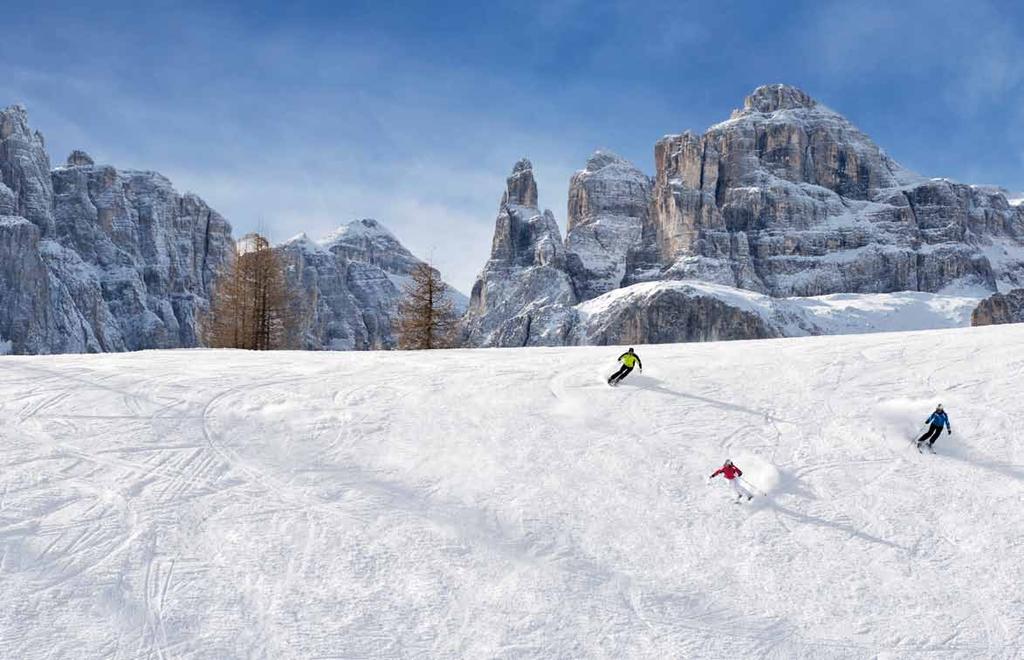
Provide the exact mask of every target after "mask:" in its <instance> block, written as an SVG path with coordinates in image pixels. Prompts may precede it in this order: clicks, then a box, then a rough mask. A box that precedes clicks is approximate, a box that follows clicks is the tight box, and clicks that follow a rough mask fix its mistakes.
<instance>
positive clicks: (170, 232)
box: [0, 106, 233, 353]
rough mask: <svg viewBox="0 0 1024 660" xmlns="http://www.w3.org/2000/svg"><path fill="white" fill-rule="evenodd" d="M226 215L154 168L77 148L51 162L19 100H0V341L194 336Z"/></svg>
mask: <svg viewBox="0 0 1024 660" xmlns="http://www.w3.org/2000/svg"><path fill="white" fill-rule="evenodd" d="M232 255H233V248H232V243H231V227H230V225H228V223H227V221H225V220H224V218H222V217H221V216H220V215H219V214H217V212H216V211H213V210H212V209H211V208H210V207H209V206H207V205H206V204H205V203H204V202H203V200H201V199H200V198H198V197H196V196H195V195H192V194H185V195H181V194H179V193H178V192H177V191H175V190H174V188H173V187H172V185H171V183H170V181H168V180H167V179H166V178H164V177H163V176H161V175H159V174H157V173H156V172H138V171H127V170H117V169H114V168H113V167H108V166H99V165H95V164H94V163H93V162H92V159H91V158H89V157H88V156H87V155H86V154H84V153H82V152H77V151H76V152H74V153H73V154H71V157H70V158H69V159H68V162H67V164H66V165H65V166H64V167H59V168H57V169H54V170H52V171H51V170H50V161H49V157H48V156H47V154H46V150H45V148H44V142H43V137H42V135H41V134H40V133H38V132H34V131H32V130H31V129H30V128H29V125H28V116H27V113H26V111H25V109H24V108H22V107H20V106H12V107H9V108H7V109H5V110H0V344H6V343H7V342H9V343H10V348H11V350H12V351H14V352H17V353H61V352H98V351H125V350H137V349H141V348H174V347H179V346H195V345H196V343H197V339H196V322H197V315H198V314H199V313H200V312H201V311H202V310H203V309H204V308H206V306H207V304H208V298H209V293H210V287H211V286H212V282H213V279H214V277H215V275H216V273H217V272H218V270H219V269H220V268H221V267H222V266H223V265H224V264H225V263H227V262H228V260H229V259H231V258H232Z"/></svg>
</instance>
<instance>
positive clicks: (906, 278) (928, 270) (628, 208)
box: [468, 85, 1024, 346]
mask: <svg viewBox="0 0 1024 660" xmlns="http://www.w3.org/2000/svg"><path fill="white" fill-rule="evenodd" d="M517 167H518V166H517ZM655 170H656V173H655V177H654V179H653V181H651V180H649V179H648V178H647V177H646V176H645V175H643V173H642V172H640V171H639V170H638V169H637V168H636V167H634V166H632V165H631V164H629V163H628V162H626V161H624V160H623V159H622V158H619V157H618V156H615V155H614V154H610V153H608V152H597V153H595V154H594V156H593V157H592V158H591V159H590V161H588V163H587V166H586V168H585V169H584V170H581V171H580V172H579V173H577V174H576V175H575V176H574V177H573V179H572V181H571V183H570V191H569V209H568V212H569V220H568V227H569V230H568V235H567V238H566V241H565V245H564V250H556V251H554V252H557V253H558V254H559V259H557V260H555V261H552V262H550V263H547V264H544V265H545V267H546V270H545V271H544V272H543V277H538V272H539V269H538V268H537V266H538V263H536V260H534V261H533V262H531V261H524V260H520V261H518V262H516V263H515V264H514V265H511V266H510V265H508V264H506V261H505V260H504V259H503V255H502V253H501V251H500V250H498V249H497V248H498V247H499V246H500V245H504V244H505V243H507V239H505V236H506V235H507V234H508V227H507V224H508V223H507V222H504V221H503V219H502V217H501V216H499V221H498V224H497V227H496V231H495V249H492V255H491V260H490V261H488V263H487V265H486V266H485V267H484V270H483V272H482V274H481V277H480V282H478V286H480V287H481V293H482V294H486V296H484V295H481V297H480V300H481V301H484V300H486V302H485V304H481V305H478V306H477V307H476V308H475V309H476V313H475V314H474V307H473V306H471V316H470V317H469V319H468V320H469V324H470V327H472V328H473V332H471V333H470V334H469V337H470V340H471V342H473V343H474V345H489V346H494V345H498V346H509V345H558V344H566V343H574V342H577V341H581V338H588V339H584V340H583V341H603V339H602V338H603V337H610V336H612V335H609V334H608V333H607V332H605V329H604V328H591V327H588V325H587V324H588V323H589V321H588V319H589V318H590V315H589V314H587V313H586V309H584V308H580V307H577V305H578V304H579V303H584V302H586V301H588V300H591V299H594V298H598V297H601V296H606V295H609V293H616V290H618V289H620V288H622V287H630V286H633V285H636V284H638V283H644V282H666V281H669V282H671V281H675V280H687V281H692V280H696V281H702V282H705V283H709V284H718V285H722V286H724V287H731V288H733V289H739V290H742V291H737V292H727V291H726V290H725V289H722V288H712V289H708V288H705V289H703V290H702V292H701V295H700V296H699V298H700V300H703V301H704V302H702V303H700V304H698V305H696V306H695V304H694V303H695V301H696V298H694V297H693V296H689V295H682V294H681V289H679V288H678V287H673V286H667V287H661V288H657V287H655V288H651V287H642V288H640V289H638V290H637V291H639V292H642V295H632V294H626V295H614V296H612V298H611V301H609V304H612V303H614V304H615V305H617V306H619V307H622V306H624V305H627V306H633V307H636V309H632V310H623V311H624V312H626V313H625V315H624V316H623V318H624V319H626V318H629V317H632V318H631V320H629V322H630V323H633V328H632V329H631V330H630V331H629V333H628V334H629V335H630V336H634V337H635V339H632V340H631V341H656V340H657V341H681V340H687V341H692V340H701V339H712V338H715V337H720V336H722V335H721V334H720V331H721V329H722V328H723V327H724V326H726V325H728V326H730V327H731V330H730V331H729V332H728V333H726V334H729V335H733V334H736V333H738V336H744V335H743V328H748V329H749V331H750V334H747V335H745V336H747V337H757V336H763V335H764V334H765V333H769V335H770V332H769V330H768V329H767V326H768V325H772V322H771V319H770V318H764V319H762V323H754V322H752V321H750V322H748V321H749V320H748V321H744V322H743V323H739V321H738V320H739V319H740V317H741V316H742V313H743V312H744V310H743V309H740V308H733V307H731V305H732V303H733V302H735V301H736V300H739V299H746V297H745V294H744V293H743V291H751V292H755V293H760V294H764V295H767V296H771V297H773V298H794V297H819V296H823V295H831V294H839V293H844V294H870V295H872V296H875V295H878V294H890V293H896V292H920V293H924V294H935V295H937V296H939V297H938V298H937V299H936V302H935V304H934V305H933V306H934V307H942V306H943V305H945V304H946V303H945V302H943V300H944V297H945V296H951V297H952V298H955V299H958V300H959V299H961V298H964V297H968V298H972V299H973V301H974V302H975V303H977V302H978V301H980V300H981V299H982V298H984V297H985V296H987V295H989V294H991V293H993V292H995V291H997V290H998V291H1008V290H1010V289H1011V288H1013V287H1020V286H1021V285H1024V206H1021V205H1020V204H1019V200H1018V199H1016V198H1015V197H1014V196H1012V195H1010V196H1009V197H1008V195H1007V193H1006V191H1003V190H1000V189H997V188H993V187H991V186H971V185H965V184H960V183H955V182H952V181H949V180H947V179H927V178H924V177H921V176H918V175H916V174H913V173H911V172H908V171H907V170H906V169H904V168H903V167H901V166H900V165H899V164H897V163H896V162H895V161H893V160H892V159H891V158H889V157H888V156H887V155H886V154H885V153H884V152H883V151H882V150H881V149H880V148H879V147H878V146H876V145H875V144H874V143H873V142H872V141H871V139H870V138H869V137H868V136H866V135H865V134H864V133H862V132H861V131H860V130H858V129H857V128H856V127H855V126H853V125H852V124H851V123H850V122H849V121H848V120H846V119H845V118H844V117H842V116H841V115H839V114H838V113H836V112H834V111H832V110H830V109H828V108H826V107H824V106H822V105H821V104H819V103H817V102H816V101H815V100H814V99H812V98H811V97H810V96H808V95H807V94H806V93H804V92H802V91H800V90H798V89H796V88H793V87H789V86H786V85H767V86H764V87H759V88H758V89H756V90H754V92H753V93H752V94H751V95H750V96H748V97H747V98H746V100H745V102H744V106H743V108H742V109H739V110H736V111H734V112H733V114H732V117H731V118H730V119H729V120H727V121H725V122H722V123H720V124H716V125H714V126H712V127H711V128H709V129H708V130H707V132H705V133H704V134H703V135H695V134H693V133H683V134H680V135H669V136H666V137H664V138H662V139H661V140H659V141H658V143H657V144H656V145H655ZM531 178H532V175H531ZM532 190H533V191H534V196H536V186H533V188H532ZM508 194H509V193H508V192H506V195H508ZM535 212H536V213H539V211H537V209H536V208H532V209H531V211H530V213H535ZM550 224H551V225H552V226H555V224H554V222H553V220H552V221H551V222H550ZM527 235H528V234H526V233H523V234H520V236H522V237H526V236H527ZM546 235H547V236H550V237H554V238H557V226H555V229H554V230H553V231H547V232H546ZM499 238H500V239H501V240H500V241H499ZM551 240H553V239H551ZM552 269H553V270H554V271H556V272H552ZM566 280H568V284H566ZM570 291H571V295H570V293H569V292H570ZM655 291H657V292H658V295H657V296H654V295H651V294H652V293H653V292H655ZM719 294H721V295H719ZM710 297H717V299H718V301H719V302H718V303H716V304H711V303H710V300H709V298H710ZM919 298H920V296H907V295H904V294H902V293H901V294H899V295H897V296H895V297H893V298H892V299H890V300H889V301H888V302H887V303H886V305H895V306H899V305H900V301H903V302H906V303H907V304H908V305H909V307H910V308H911V309H910V311H909V312H908V313H906V314H902V315H901V319H902V321H901V323H902V322H905V321H907V320H908V319H910V318H912V317H913V318H917V319H918V321H921V322H923V321H927V320H928V319H930V318H933V317H930V316H929V315H923V316H922V315H915V314H914V313H913V309H914V308H916V307H917V305H918V301H919ZM670 301H674V302H670ZM652 304H656V305H657V309H653V308H645V307H644V306H649V305H652ZM676 304H679V305H686V306H688V307H689V309H680V308H674V307H673V306H674V305H676ZM873 304H874V303H872V302H870V300H869V301H868V302H867V303H866V305H867V306H868V307H871V306H872V305H873ZM956 304H957V305H958V306H959V305H960V303H956ZM599 306H605V305H604V304H603V303H602V304H599ZM804 307H807V306H806V305H805V306H804ZM727 308H728V309H727ZM483 309H486V314H484V313H482V312H481V311H480V310H483ZM749 311H750V310H746V312H749ZM722 315H724V317H723V316H722ZM483 317H486V319H487V322H486V323H483V324H481V323H480V319H481V318H483ZM725 317H731V318H725ZM943 318H947V317H946V316H943ZM949 318H955V319H956V322H957V323H961V322H964V321H963V318H964V317H963V315H961V314H956V315H953V316H952V317H949ZM968 318H969V317H968ZM812 320H813V319H812ZM680 324H683V325H680ZM856 324H857V322H856V321H853V322H852V323H851V324H844V323H840V324H839V325H840V326H852V325H856ZM786 327H789V326H786ZM796 327H801V328H803V327H807V326H806V324H804V323H801V324H798V326H796ZM827 327H831V325H830V324H826V328H822V327H821V326H819V329H823V330H826V331H827ZM921 327H927V326H918V328H919V329H920V328H921ZM704 329H707V330H706V331H705V330H704ZM609 341H611V340H610V339H609Z"/></svg>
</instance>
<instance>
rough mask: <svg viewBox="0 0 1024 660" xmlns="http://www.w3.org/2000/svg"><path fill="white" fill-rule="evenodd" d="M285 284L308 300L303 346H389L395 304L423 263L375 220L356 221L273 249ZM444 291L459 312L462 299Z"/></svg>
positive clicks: (393, 339)
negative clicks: (315, 238) (317, 235)
mask: <svg viewBox="0 0 1024 660" xmlns="http://www.w3.org/2000/svg"><path fill="white" fill-rule="evenodd" d="M275 249H276V250H277V252H278V254H279V255H280V256H281V258H282V260H283V262H284V265H285V273H286V276H287V280H288V283H289V285H290V286H291V288H292V290H293V291H297V292H300V293H301V296H300V297H301V301H300V305H302V304H306V305H308V307H309V309H308V310H304V311H305V312H306V314H305V315H306V317H307V318H306V321H305V324H304V325H305V331H304V332H303V347H304V348H307V349H312V350H322V349H328V350H353V349H382V348H393V347H394V346H395V344H396V341H397V339H396V337H395V333H394V327H395V321H396V320H397V313H398V303H399V301H400V300H401V298H402V296H403V295H404V294H403V287H404V285H405V284H406V283H407V282H408V281H409V276H410V275H411V274H412V272H413V269H414V268H416V267H417V266H419V265H420V264H422V263H423V262H422V261H421V260H420V259H418V258H417V257H415V256H414V255H413V254H412V253H411V252H409V250H407V249H406V248H405V246H404V245H402V244H401V243H400V242H399V241H398V239H397V238H395V236H394V234H392V233H391V232H390V231H388V230H387V229H386V228H385V227H384V226H383V225H381V224H380V223H379V222H377V221H376V220H373V219H369V218H366V219H362V220H355V221H353V222H350V223H348V224H346V225H343V226H341V227H339V228H338V229H337V230H335V231H334V232H332V233H330V234H328V235H327V236H325V237H324V238H322V239H320V240H318V241H313V240H311V239H310V238H309V237H308V236H306V235H305V234H299V235H298V236H296V237H294V238H292V239H290V240H288V241H285V242H284V243H282V244H281V245H278V246H277V247H276V248H275ZM448 290H449V292H450V296H451V299H452V301H453V302H454V303H455V308H456V310H457V313H462V312H463V311H465V309H466V305H467V300H466V297H465V296H464V295H463V294H461V293H459V292H458V291H457V290H456V289H455V288H454V287H451V286H449V287H448Z"/></svg>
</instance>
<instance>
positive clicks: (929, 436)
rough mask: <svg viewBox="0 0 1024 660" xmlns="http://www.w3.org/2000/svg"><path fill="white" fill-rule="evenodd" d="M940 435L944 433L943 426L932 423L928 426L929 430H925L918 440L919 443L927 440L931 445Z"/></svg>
mask: <svg viewBox="0 0 1024 660" xmlns="http://www.w3.org/2000/svg"><path fill="white" fill-rule="evenodd" d="M940 435H942V427H941V426H935V425H934V424H932V425H931V426H929V427H928V430H927V431H925V432H924V435H922V436H921V437H920V438H918V439H917V441H918V443H921V442H927V443H928V444H929V445H934V444H935V441H936V440H938V439H939V436H940Z"/></svg>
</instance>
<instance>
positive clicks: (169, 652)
mask: <svg viewBox="0 0 1024 660" xmlns="http://www.w3.org/2000/svg"><path fill="white" fill-rule="evenodd" d="M621 350H622V349H621V348H619V347H614V348H613V347H582V348H541V349H536V348H529V349H511V350H506V351H481V350H464V351H422V352H416V353H410V352H398V351H395V352H383V351H378V352H347V353H301V352H298V353H297V352H288V353H261V354H253V353H249V352H244V351H195V350H192V351H187V352H186V351H146V352H141V353H128V354H118V355H92V356H83V355H66V356H37V357H0V373H2V374H3V378H0V493H2V494H3V495H2V500H0V502H2V506H0V578H2V579H0V638H2V643H3V647H2V648H3V652H2V653H0V655H3V656H4V657H5V658H18V659H19V660H43V659H46V660H50V659H52V658H100V657H111V658H118V657H131V658H178V657H180V658H196V659H203V658H210V659H217V660H231V659H234V658H277V659H282V660H284V659H288V658H327V657H330V658H339V657H340V658H374V657H387V658H410V657H429V658H466V657H471V658H504V657H515V658H544V659H547V658H593V657H601V658H780V659H781V658H785V659H790V658H798V659H799V658H804V659H808V660H810V659H814V660H818V659H822V658H828V659H832V658H850V659H853V658H858V659H859V658H892V659H902V658H908V659H909V658H1000V659H1003V658H1005V659H1010V658H1016V657H1019V656H1020V651H1021V649H1022V648H1024V602H1022V597H1021V593H1022V590H1024V562H1022V561H1021V552H1020V550H1021V539H1022V538H1024V516H1021V514H1020V503H1021V495H1022V493H1024V490H1022V484H1024V468H1022V466H1024V445H1022V443H1021V442H1020V441H1019V438H1018V432H1017V430H1018V427H1019V414H1018V412H1017V411H1018V408H1019V394H1020V392H1021V391H1022V390H1024V382H1022V377H1021V374H1022V373H1024V326H1022V325H1017V326H995V327H986V328H968V329H957V330H949V331H932V332H923V333H899V334H874V335H858V336H846V337H814V338H801V339H781V340H767V341H756V342H743V341H741V342H712V343H704V344H685V345H680V344H676V345H660V346H646V347H644V346H641V347H638V350H639V352H640V354H641V357H642V359H643V366H644V372H643V373H642V374H638V373H635V372H634V373H633V374H632V375H630V376H629V377H628V378H627V379H626V380H625V381H624V382H623V383H622V385H620V386H619V387H617V388H614V389H612V388H609V387H607V386H606V385H605V384H604V382H603V379H604V377H606V376H607V375H608V374H609V373H610V372H611V371H612V370H613V369H614V367H615V365H614V361H615V358H616V356H617V355H618V354H619V353H620V352H621ZM938 402H942V403H943V404H945V408H946V410H948V411H949V413H950V415H951V422H952V429H953V433H952V435H947V434H943V435H942V436H941V437H940V438H939V440H938V442H937V444H936V449H937V450H938V455H935V456H931V455H920V454H918V453H917V452H916V451H915V450H914V449H913V447H912V446H911V444H910V442H909V440H910V439H911V438H913V437H915V436H917V435H919V434H920V433H921V432H922V431H923V430H924V428H923V426H922V422H923V421H924V419H925V417H926V416H927V415H928V414H929V412H930V411H931V410H932V409H933V408H934V406H935V404H936V403H938ZM725 458H732V459H733V460H734V461H735V462H736V463H737V464H738V465H739V466H740V468H741V469H742V470H743V472H744V477H745V478H746V479H748V480H749V482H750V483H752V484H753V485H754V486H755V487H756V488H758V489H761V490H763V491H766V492H767V496H766V497H758V498H755V499H754V501H753V502H751V503H749V504H748V503H744V504H741V505H736V504H733V503H731V501H730V497H731V492H730V489H729V488H728V487H727V485H726V484H724V483H722V481H721V478H718V479H716V480H715V481H713V482H711V483H708V482H707V477H708V475H710V474H711V473H712V471H713V470H714V469H715V468H716V467H718V466H719V465H721V463H722V461H723V460H724V459H725Z"/></svg>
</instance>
